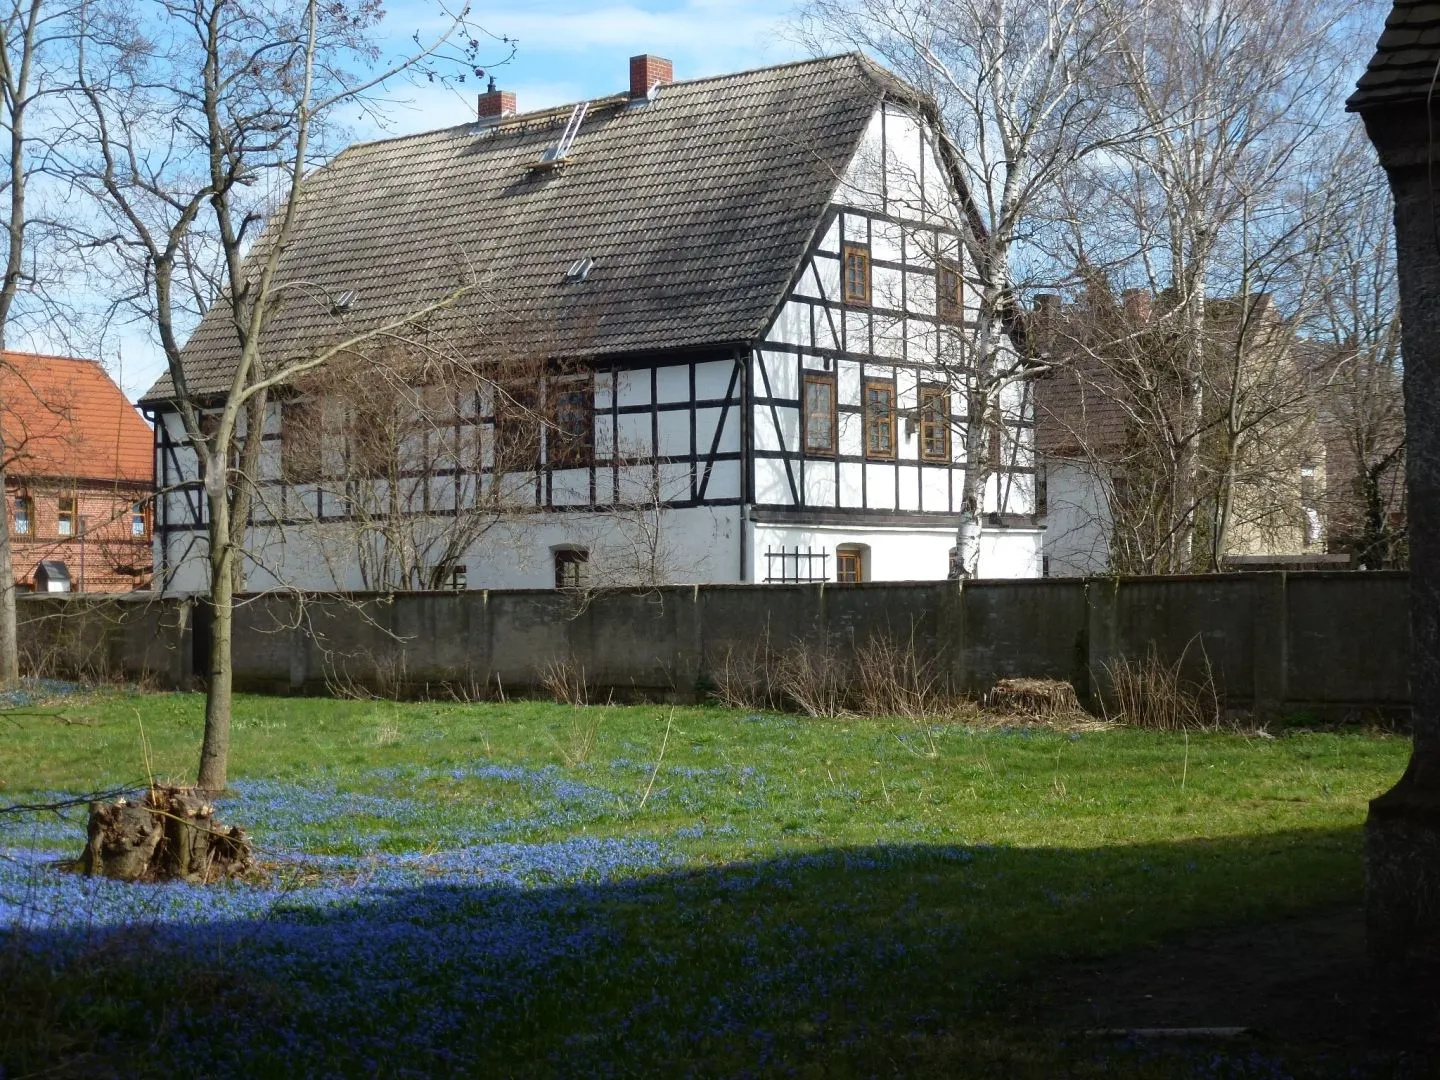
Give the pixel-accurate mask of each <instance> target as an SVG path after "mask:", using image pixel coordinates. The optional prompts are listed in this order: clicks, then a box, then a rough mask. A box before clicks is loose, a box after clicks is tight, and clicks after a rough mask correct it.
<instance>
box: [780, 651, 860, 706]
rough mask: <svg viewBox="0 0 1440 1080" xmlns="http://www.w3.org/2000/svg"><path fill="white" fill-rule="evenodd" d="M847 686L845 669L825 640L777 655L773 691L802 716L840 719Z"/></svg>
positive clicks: (846, 667)
mask: <svg viewBox="0 0 1440 1080" xmlns="http://www.w3.org/2000/svg"><path fill="white" fill-rule="evenodd" d="M849 682H850V669H849V665H848V664H846V663H845V662H844V661H842V660H841V659H840V657H839V655H838V654H837V652H836V650H835V649H834V648H833V647H832V645H831V643H830V642H829V641H828V640H827V641H822V642H819V643H818V644H811V643H810V642H807V641H797V642H795V643H794V644H793V645H791V646H790V647H789V648H788V649H786V650H785V651H784V652H782V653H781V654H780V657H779V662H778V663H777V664H776V666H775V679H774V686H775V689H776V690H777V691H778V692H779V695H780V697H781V698H782V699H783V700H784V701H786V702H788V703H789V704H790V705H791V706H793V707H794V708H796V709H798V710H799V711H800V712H802V713H804V714H805V715H806V716H824V717H831V718H833V717H837V716H843V715H844V713H845V700H846V696H847V691H848V690H849Z"/></svg>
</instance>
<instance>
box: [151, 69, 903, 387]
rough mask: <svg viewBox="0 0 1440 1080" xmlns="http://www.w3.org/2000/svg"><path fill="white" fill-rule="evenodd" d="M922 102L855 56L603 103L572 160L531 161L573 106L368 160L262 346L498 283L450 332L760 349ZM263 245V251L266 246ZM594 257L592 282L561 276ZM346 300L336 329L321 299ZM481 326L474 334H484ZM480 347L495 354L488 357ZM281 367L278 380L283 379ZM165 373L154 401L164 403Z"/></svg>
mask: <svg viewBox="0 0 1440 1080" xmlns="http://www.w3.org/2000/svg"><path fill="white" fill-rule="evenodd" d="M886 92H889V93H890V94H891V95H893V96H906V97H912V98H913V97H914V91H912V90H910V89H908V88H907V87H906V86H905V85H904V84H903V83H900V82H899V81H898V80H896V79H895V78H894V77H893V76H891V75H889V73H887V72H885V71H884V70H883V69H881V68H879V67H877V66H876V65H874V64H873V63H871V62H870V61H868V60H866V59H865V58H863V57H861V56H859V55H858V54H847V55H843V56H835V57H828V58H825V59H820V60H811V61H805V62H801V63H796V64H788V65H785V66H782V67H772V68H766V69H763V70H759V71H751V72H745V73H742V74H738V75H725V76H721V77H717V78H710V79H698V80H694V81H691V82H681V83H675V84H673V85H670V86H666V87H664V88H663V89H661V90H660V92H659V94H658V96H657V97H656V98H655V100H654V101H652V102H649V103H641V102H636V103H632V102H630V101H629V99H628V98H627V97H625V96H617V97H614V98H609V99H605V100H602V101H597V102H594V103H592V105H591V107H590V110H589V112H588V113H587V115H586V117H585V121H584V123H583V125H582V126H581V128H580V131H579V136H578V138H577V139H576V140H575V143H574V148H573V150H572V152H571V154H570V156H569V159H568V163H567V164H566V165H565V166H564V167H563V168H560V169H557V170H553V171H551V172H548V173H543V174H541V173H536V172H534V171H533V170H532V168H531V167H532V166H533V165H534V164H535V163H536V162H538V161H539V160H540V157H541V154H542V153H543V152H544V151H545V150H546V148H547V147H550V146H552V145H554V144H555V142H556V141H557V139H558V138H559V136H560V133H561V130H562V129H563V127H564V125H565V123H566V121H567V120H568V119H569V116H570V109H569V107H568V106H567V107H565V108H562V109H556V110H550V111H547V112H543V113H531V114H524V115H520V116H516V117H511V118H507V119H506V120H505V121H504V122H502V123H500V124H499V125H496V126H492V127H486V126H482V125H479V124H467V125H464V126H461V127H455V128H449V129H446V130H442V131H434V132H429V133H426V134H421V135H414V136H409V137H406V138H400V139H392V140H388V141H384V142H374V143H365V144H361V145H358V146H353V147H351V148H350V149H348V150H346V151H344V152H343V153H342V154H340V155H339V156H338V157H337V158H336V159H335V161H334V162H332V163H331V164H330V165H329V166H327V167H326V168H324V169H321V170H319V171H318V172H316V173H315V174H314V175H313V176H311V177H310V178H309V179H308V180H307V181H306V182H305V191H304V198H305V201H304V205H303V209H302V210H301V211H300V216H299V219H298V221H297V224H296V228H295V232H294V239H293V241H292V244H291V246H290V248H289V249H288V251H287V252H286V254H285V255H284V257H283V258H282V260H281V264H280V269H279V273H278V276H277V278H276V280H277V281H281V282H284V281H304V282H308V283H313V288H312V289H311V294H310V295H306V296H302V295H301V291H300V290H294V291H292V292H291V293H290V294H288V296H287V299H286V303H285V307H284V309H283V310H282V311H280V312H279V313H278V314H277V315H276V316H275V317H274V319H273V320H272V322H271V324H270V326H269V328H268V330H267V332H266V337H265V340H264V342H263V347H264V350H265V354H266V357H267V359H268V360H269V362H270V363H271V364H272V365H274V364H276V363H279V362H283V361H285V360H286V359H289V358H293V357H296V356H302V355H307V354H309V353H310V352H311V351H312V350H313V349H314V348H315V347H316V346H317V345H320V344H322V343H330V342H333V341H335V340H339V338H340V334H341V331H342V330H344V331H347V332H354V331H355V330H356V329H357V328H362V327H365V326H367V325H374V324H376V323H379V322H382V321H384V320H387V319H391V318H395V317H400V316H403V315H404V314H406V313H409V312H413V311H415V310H416V309H418V308H420V307H422V306H424V305H425V304H426V303H427V302H429V301H433V300H435V299H438V298H439V297H441V296H443V295H444V294H445V293H446V292H448V291H449V290H450V288H451V287H453V284H454V283H455V281H456V280H457V275H458V269H459V267H460V266H461V265H468V266H470V267H472V268H473V269H474V270H475V271H476V272H477V274H478V275H479V276H480V277H481V278H482V279H483V281H484V282H485V289H484V292H485V298H484V299H482V298H481V296H480V294H476V295H475V296H472V297H467V298H466V299H464V300H462V301H461V303H460V304H459V305H458V306H457V308H456V309H454V310H453V311H451V312H446V313H444V314H443V315H442V316H440V317H438V318H437V319H436V321H435V322H434V323H432V326H433V327H434V328H435V329H437V330H443V331H447V332H453V333H457V334H460V335H462V336H463V335H464V334H466V333H467V332H468V333H471V334H472V335H474V336H475V340H476V341H478V342H483V341H484V340H485V338H484V335H483V333H482V332H481V331H480V330H479V329H478V327H479V326H481V325H483V324H484V322H485V318H486V313H487V311H488V310H492V309H493V307H494V306H496V305H497V304H498V306H500V307H503V309H504V312H505V314H504V321H505V325H506V326H507V327H508V329H507V330H506V331H505V335H504V336H505V338H506V340H507V343H508V345H510V346H513V347H517V348H528V349H530V350H532V351H534V352H537V353H544V354H546V355H560V356H604V355H607V354H608V355H616V354H624V353H638V352H644V351H648V350H655V349H669V348H677V347H686V346H701V345H711V344H720V343H731V342H740V341H750V340H753V339H755V338H757V337H758V336H760V334H761V333H763V331H764V329H765V327H766V324H767V322H768V320H769V318H770V317H771V314H772V312H773V311H774V310H775V308H776V306H777V305H778V303H779V301H780V299H781V297H782V296H783V293H784V290H785V288H786V287H787V285H788V284H789V279H790V277H791V275H792V273H793V272H794V270H795V269H796V267H797V266H798V264H799V261H800V259H801V257H802V255H803V253H804V250H805V247H806V245H807V243H808V241H809V239H810V237H811V235H812V234H813V232H814V231H815V229H816V228H817V226H818V225H819V223H820V219H821V216H822V213H823V210H824V208H825V206H826V205H827V204H828V203H829V202H830V200H831V197H832V194H833V192H834V190H835V188H836V186H837V183H838V181H839V178H840V176H841V174H842V173H843V172H844V170H845V168H846V166H847V164H848V163H849V161H850V158H851V157H852V155H853V154H854V152H855V150H856V148H857V147H858V145H859V143H860V141H861V138H862V136H863V134H864V131H865V129H866V126H867V123H868V121H869V118H870V116H871V115H872V114H873V112H874V110H875V108H876V107H877V105H878V104H879V101H880V98H881V96H882V94H884V93H886ZM262 243H263V241H262ZM581 258H589V259H593V260H594V267H593V269H592V270H591V271H590V274H589V276H588V278H586V280H584V281H579V282H571V283H567V282H566V281H565V271H566V268H567V267H569V266H570V265H571V264H572V263H573V262H575V261H576V260H578V259H581ZM350 289H353V290H355V292H356V297H355V300H354V302H353V305H352V307H351V309H350V312H349V314H348V315H347V316H346V317H345V321H344V323H343V324H342V323H341V321H340V319H339V318H337V316H336V315H335V314H334V312H333V310H332V307H333V305H332V302H331V301H330V300H329V299H328V297H333V296H336V295H338V294H340V293H342V292H344V291H346V290H350ZM227 322H228V317H227V314H226V312H225V311H224V310H222V307H221V306H220V305H217V306H216V307H215V308H214V309H212V311H211V312H210V314H209V315H207V317H206V318H205V319H204V320H203V321H202V322H201V324H200V326H199V328H198V329H197V330H196V331H195V333H194V335H193V336H192V337H191V339H190V341H189V342H188V344H187V345H186V349H185V364H186V376H187V381H188V383H189V385H190V389H191V392H192V393H196V394H207V393H219V392H223V391H224V390H225V389H226V388H227V386H228V383H229V379H230V372H231V371H233V363H234V334H233V330H231V329H230V328H229V327H228V326H227ZM467 328H475V329H469V330H467ZM476 348H477V350H478V351H483V349H484V346H483V344H481V345H477V346H476ZM272 370H273V366H272ZM171 392H172V391H171V386H170V380H169V377H168V375H167V376H166V377H164V378H162V379H160V380H159V382H157V383H156V384H155V386H153V387H152V388H151V389H150V390H149V391H148V392H147V393H146V395H145V400H147V401H158V400H164V399H166V398H167V397H168V396H169V395H170V394H171Z"/></svg>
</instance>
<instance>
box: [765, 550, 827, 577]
mask: <svg viewBox="0 0 1440 1080" xmlns="http://www.w3.org/2000/svg"><path fill="white" fill-rule="evenodd" d="M829 568H830V553H829V552H827V551H816V550H814V549H813V548H808V547H807V548H806V549H805V550H804V551H801V550H800V547H799V545H796V547H795V549H794V550H793V551H792V550H787V549H786V548H785V547H783V546H782V547H780V548H768V549H766V551H765V584H766V585H807V584H812V583H815V582H820V581H829V580H830V569H829Z"/></svg>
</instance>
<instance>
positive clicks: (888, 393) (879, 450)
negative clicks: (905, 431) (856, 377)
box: [865, 379, 895, 458]
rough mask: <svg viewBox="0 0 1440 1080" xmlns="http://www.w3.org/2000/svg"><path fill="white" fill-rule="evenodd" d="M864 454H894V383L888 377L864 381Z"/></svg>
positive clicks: (880, 455)
mask: <svg viewBox="0 0 1440 1080" xmlns="http://www.w3.org/2000/svg"><path fill="white" fill-rule="evenodd" d="M865 454H866V456H867V457H883V458H893V457H894V456H895V384H894V383H893V382H891V381H890V380H888V379H887V380H880V379H873V380H867V381H866V383H865Z"/></svg>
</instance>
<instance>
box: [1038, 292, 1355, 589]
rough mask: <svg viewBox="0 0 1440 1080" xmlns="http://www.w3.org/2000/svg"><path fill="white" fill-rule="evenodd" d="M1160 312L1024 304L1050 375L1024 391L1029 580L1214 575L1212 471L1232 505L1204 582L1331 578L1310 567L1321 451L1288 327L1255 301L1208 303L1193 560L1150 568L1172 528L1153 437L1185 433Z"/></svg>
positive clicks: (1321, 535) (1147, 304)
mask: <svg viewBox="0 0 1440 1080" xmlns="http://www.w3.org/2000/svg"><path fill="white" fill-rule="evenodd" d="M1160 304H1161V299H1160V298H1157V297H1155V296H1153V295H1152V294H1150V293H1148V292H1145V291H1143V290H1127V291H1126V292H1125V293H1123V294H1122V296H1121V298H1120V299H1119V300H1118V301H1113V300H1111V299H1110V298H1109V296H1108V294H1106V295H1105V296H1104V297H1103V299H1102V300H1101V301H1099V302H1096V301H1093V300H1091V299H1090V298H1089V297H1088V296H1085V297H1082V298H1081V300H1080V301H1079V302H1077V303H1075V304H1072V305H1066V304H1062V303H1061V300H1060V298H1059V297H1058V296H1040V297H1038V298H1037V302H1036V307H1035V310H1034V311H1033V312H1032V313H1030V317H1029V319H1028V322H1027V325H1028V328H1029V336H1030V340H1031V344H1032V347H1033V348H1034V349H1035V350H1036V351H1037V352H1039V353H1046V354H1048V357H1049V359H1050V361H1051V362H1052V363H1054V365H1055V367H1054V369H1053V370H1052V371H1051V372H1049V373H1048V374H1046V375H1045V376H1044V377H1042V378H1040V379H1038V380H1036V383H1035V446H1036V459H1037V467H1038V469H1039V470H1040V478H1039V483H1040V492H1041V495H1040V502H1041V508H1042V510H1043V512H1044V514H1045V522H1046V526H1045V544H1044V560H1045V573H1046V574H1047V575H1050V576H1061V577H1063V576H1075V575H1085V574H1102V573H1107V572H1111V571H1112V570H1113V571H1117V572H1120V573H1155V572H1174V571H1176V570H1180V569H1185V570H1188V569H1193V568H1203V567H1205V566H1206V565H1209V566H1212V567H1214V564H1215V562H1216V560H1215V559H1214V558H1213V546H1212V545H1211V537H1212V535H1213V528H1212V525H1213V522H1214V520H1215V518H1214V512H1215V508H1216V502H1217V498H1218V494H1217V493H1218V491H1219V483H1220V480H1219V477H1220V475H1221V472H1222V470H1223V469H1224V467H1225V465H1224V462H1225V461H1226V460H1227V459H1228V460H1230V461H1231V462H1232V466H1231V467H1232V468H1233V470H1234V476H1235V482H1234V500H1233V509H1232V512H1231V518H1230V525H1229V528H1228V532H1227V533H1226V534H1225V535H1226V539H1225V541H1224V542H1223V550H1222V551H1221V552H1220V553H1219V554H1220V558H1219V560H1218V563H1219V565H1218V568H1219V569H1254V568H1262V567H1266V568H1270V567H1274V568H1281V567H1287V568H1294V567H1303V566H1320V565H1331V564H1336V563H1342V564H1343V563H1344V562H1345V560H1344V559H1339V558H1336V557H1333V556H1329V555H1327V554H1326V548H1325V525H1324V516H1323V505H1324V489H1325V483H1326V461H1327V459H1326V447H1325V442H1324V440H1323V439H1322V438H1321V434H1320V431H1319V427H1318V423H1317V416H1316V412H1315V400H1314V397H1313V395H1312V394H1311V393H1310V391H1309V389H1308V386H1309V384H1308V383H1306V382H1305V379H1306V377H1307V374H1308V373H1307V372H1304V371H1302V370H1301V368H1300V366H1299V365H1297V363H1296V360H1295V358H1294V356H1293V345H1294V342H1293V336H1292V333H1291V327H1290V326H1289V324H1288V323H1286V322H1285V320H1284V319H1282V318H1281V317H1280V316H1279V314H1278V313H1277V312H1276V311H1275V309H1274V305H1273V303H1272V302H1271V298H1270V297H1269V296H1268V295H1265V294H1256V295H1255V296H1253V297H1251V299H1250V303H1249V305H1248V309H1246V308H1242V305H1241V304H1240V302H1239V301H1238V299H1235V298H1231V299H1219V300H1212V301H1211V302H1210V304H1209V316H1208V318H1209V323H1210V329H1209V331H1208V333H1207V337H1206V348H1207V351H1208V354H1209V355H1208V357H1207V364H1208V365H1210V370H1207V374H1206V376H1205V387H1204V390H1205V397H1204V401H1205V407H1206V409H1207V412H1206V415H1205V419H1204V421H1203V422H1202V425H1201V428H1202V430H1203V431H1204V435H1203V436H1202V437H1201V438H1200V439H1199V440H1197V443H1198V451H1197V454H1198V459H1199V465H1198V476H1199V481H1198V487H1197V496H1196V501H1198V508H1197V509H1196V511H1195V517H1196V520H1197V522H1198V525H1197V529H1196V537H1197V539H1196V541H1195V546H1194V550H1195V552H1196V555H1195V557H1194V561H1193V562H1192V563H1191V565H1190V566H1186V567H1177V566H1175V565H1173V564H1172V565H1164V558H1163V555H1162V554H1161V553H1162V552H1163V550H1164V544H1165V543H1166V541H1167V537H1168V535H1170V533H1171V531H1172V529H1173V525H1174V522H1175V521H1176V520H1177V519H1178V516H1179V515H1178V511H1177V509H1176V506H1177V505H1178V503H1177V502H1175V500H1173V499H1172V498H1171V495H1170V492H1171V491H1172V490H1173V488H1172V485H1174V484H1175V483H1176V477H1177V475H1178V470H1177V467H1176V464H1175V461H1176V457H1177V456H1178V452H1177V450H1176V445H1178V440H1175V441H1174V442H1172V444H1166V442H1165V438H1166V435H1165V433H1166V432H1167V431H1170V430H1179V428H1178V424H1180V423H1183V422H1185V421H1184V420H1183V419H1182V417H1181V413H1182V407H1181V406H1180V404H1179V400H1180V399H1179V391H1178V386H1179V384H1180V377H1181V376H1180V373H1179V372H1180V369H1179V365H1178V363H1177V362H1176V359H1177V358H1176V357H1167V356H1166V352H1165V351H1166V349H1167V348H1169V347H1170V346H1169V344H1168V342H1169V340H1170V339H1169V337H1168V335H1167V334H1166V333H1165V331H1164V329H1163V328H1162V326H1161V323H1160V319H1159V311H1160ZM1242 310H1243V311H1245V314H1243V315H1242V314H1241V312H1242ZM1242 329H1243V333H1242ZM1237 370H1238V371H1239V380H1240V381H1239V386H1240V394H1239V398H1238V400H1239V401H1240V402H1241V404H1238V405H1237V415H1240V416H1242V422H1241V423H1240V424H1238V425H1237V428H1243V431H1242V432H1241V434H1239V435H1238V436H1237V444H1236V450H1235V453H1234V454H1233V456H1231V455H1229V454H1228V452H1227V451H1226V449H1225V447H1226V445H1227V442H1226V421H1225V418H1224V415H1223V413H1222V412H1221V411H1220V410H1221V409H1222V408H1223V407H1224V406H1225V405H1226V404H1227V403H1228V400H1229V397H1228V395H1229V389H1230V386H1231V380H1232V376H1233V373H1234V372H1235V371H1237Z"/></svg>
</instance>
